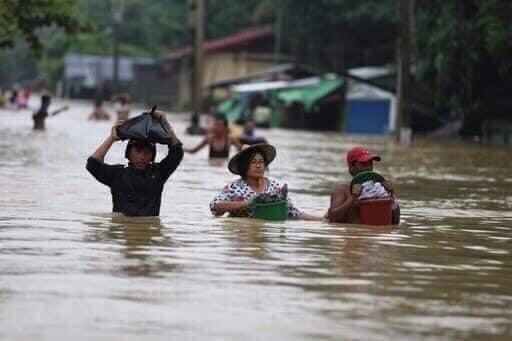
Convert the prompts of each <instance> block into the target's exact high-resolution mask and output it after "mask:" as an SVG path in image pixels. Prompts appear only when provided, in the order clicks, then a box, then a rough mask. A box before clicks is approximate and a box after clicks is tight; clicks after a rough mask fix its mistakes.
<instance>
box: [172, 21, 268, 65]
mask: <svg viewBox="0 0 512 341" xmlns="http://www.w3.org/2000/svg"><path fill="white" fill-rule="evenodd" d="M273 35H274V29H273V28H272V26H263V27H256V28H250V29H248V30H245V31H241V32H238V33H235V34H233V35H230V36H227V37H224V38H221V39H215V40H209V41H207V42H205V43H204V45H203V51H204V53H214V52H219V51H225V50H230V49H233V48H240V47H244V46H247V45H249V44H250V43H253V42H255V41H258V40H260V39H264V38H268V37H272V36H273ZM191 54H192V47H190V46H187V47H183V48H180V49H177V50H176V51H174V52H172V53H170V54H168V55H166V56H165V57H164V59H175V58H182V57H185V56H188V55H191Z"/></svg>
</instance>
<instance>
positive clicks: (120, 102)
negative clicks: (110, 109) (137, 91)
mask: <svg viewBox="0 0 512 341" xmlns="http://www.w3.org/2000/svg"><path fill="white" fill-rule="evenodd" d="M114 110H115V112H116V114H117V122H122V121H126V120H127V119H128V118H129V117H130V110H131V104H130V97H129V96H128V95H119V96H117V97H116V98H115V99H114Z"/></svg>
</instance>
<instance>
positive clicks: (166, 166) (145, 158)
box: [86, 108, 183, 216]
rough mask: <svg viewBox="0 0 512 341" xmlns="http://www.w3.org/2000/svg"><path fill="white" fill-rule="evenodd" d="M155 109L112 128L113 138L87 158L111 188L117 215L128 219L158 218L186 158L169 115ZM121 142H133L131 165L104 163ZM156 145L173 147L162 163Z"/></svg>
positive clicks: (128, 150) (129, 154)
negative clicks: (171, 178)
mask: <svg viewBox="0 0 512 341" xmlns="http://www.w3.org/2000/svg"><path fill="white" fill-rule="evenodd" d="M154 109H155V108H153V110H152V112H151V113H144V114H142V115H140V116H138V117H135V118H133V119H131V120H128V121H126V122H125V123H123V124H121V125H116V126H114V127H112V130H111V133H110V135H109V136H108V137H107V138H106V139H105V141H103V143H102V144H101V145H100V146H99V147H98V148H97V149H96V151H95V152H94V153H93V154H92V155H91V156H90V157H89V158H88V159H87V166H86V168H87V170H88V171H89V173H91V174H92V175H93V176H94V177H95V178H96V180H98V181H99V182H101V183H102V184H104V185H106V186H108V187H110V190H111V193H112V203H113V208H112V211H113V212H118V213H122V214H124V215H126V216H158V215H159V214H160V203H161V197H162V190H163V188H164V184H165V182H166V181H167V179H168V178H169V176H170V175H171V174H172V173H173V172H174V171H175V170H176V168H177V167H178V165H179V164H180V162H181V160H182V159H183V147H182V144H181V142H180V140H178V138H177V137H176V135H175V134H174V131H173V130H172V128H171V126H170V124H169V122H168V121H167V118H166V113H164V112H161V111H155V110H154ZM131 122H136V124H130V123H131ZM141 126H144V129H145V130H144V131H141ZM134 137H135V138H134ZM120 139H129V141H128V144H127V146H126V151H125V157H126V158H127V159H128V161H129V162H128V166H124V165H109V164H106V163H104V161H103V160H104V158H105V155H106V154H107V152H108V151H109V149H110V147H111V146H112V144H114V142H116V141H119V140H120ZM155 142H159V143H166V144H167V145H168V147H169V150H168V154H167V156H166V157H164V158H163V159H162V160H161V161H160V162H155V157H156V146H155Z"/></svg>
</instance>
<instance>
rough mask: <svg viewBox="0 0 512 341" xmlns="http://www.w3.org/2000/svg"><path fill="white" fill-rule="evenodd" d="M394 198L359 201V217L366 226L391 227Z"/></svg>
mask: <svg viewBox="0 0 512 341" xmlns="http://www.w3.org/2000/svg"><path fill="white" fill-rule="evenodd" d="M393 201H394V198H382V199H364V200H360V201H359V217H360V221H361V224H364V225H391V223H392V212H393Z"/></svg>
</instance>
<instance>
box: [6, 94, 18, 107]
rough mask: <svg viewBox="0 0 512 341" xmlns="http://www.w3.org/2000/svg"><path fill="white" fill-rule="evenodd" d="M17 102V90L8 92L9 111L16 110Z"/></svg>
mask: <svg viewBox="0 0 512 341" xmlns="http://www.w3.org/2000/svg"><path fill="white" fill-rule="evenodd" d="M17 101H18V90H16V89H12V90H11V91H10V92H9V99H8V101H7V107H8V108H9V109H18V106H17V104H16V103H17Z"/></svg>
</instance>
